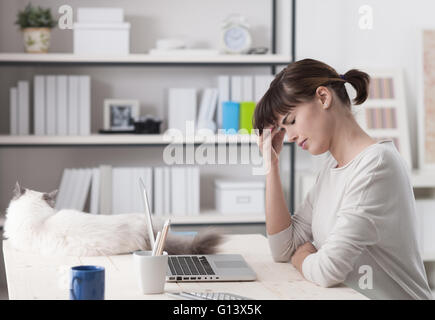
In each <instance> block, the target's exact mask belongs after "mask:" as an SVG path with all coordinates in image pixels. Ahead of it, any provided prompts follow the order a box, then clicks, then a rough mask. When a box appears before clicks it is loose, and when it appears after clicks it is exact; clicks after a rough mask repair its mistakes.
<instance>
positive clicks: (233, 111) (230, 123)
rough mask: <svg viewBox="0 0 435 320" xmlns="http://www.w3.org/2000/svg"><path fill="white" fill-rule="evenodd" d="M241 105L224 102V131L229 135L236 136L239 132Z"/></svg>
mask: <svg viewBox="0 0 435 320" xmlns="http://www.w3.org/2000/svg"><path fill="white" fill-rule="evenodd" d="M239 110H240V103H238V102H233V101H225V102H222V129H224V130H225V133H227V134H236V133H237V131H238V130H239Z"/></svg>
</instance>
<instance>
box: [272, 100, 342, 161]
mask: <svg viewBox="0 0 435 320" xmlns="http://www.w3.org/2000/svg"><path fill="white" fill-rule="evenodd" d="M330 104H331V99H328V98H325V99H321V98H320V97H317V95H316V97H315V98H314V99H313V100H312V101H310V102H306V103H301V104H298V105H297V106H296V107H295V108H294V109H292V110H291V111H290V112H289V113H287V114H285V115H282V116H279V117H278V121H279V122H278V123H277V125H278V126H279V127H281V128H282V129H284V130H285V131H286V133H287V137H288V141H289V142H296V144H297V145H298V146H299V147H301V148H303V149H304V150H307V151H308V152H310V153H311V154H312V155H318V154H322V153H325V152H326V151H328V150H329V147H330V145H331V137H332V133H333V128H334V121H333V117H332V114H331V113H332V112H331V108H330Z"/></svg>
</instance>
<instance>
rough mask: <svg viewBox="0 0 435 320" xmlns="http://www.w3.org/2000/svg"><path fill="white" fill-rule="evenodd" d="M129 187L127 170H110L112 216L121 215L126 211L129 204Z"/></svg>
mask: <svg viewBox="0 0 435 320" xmlns="http://www.w3.org/2000/svg"><path fill="white" fill-rule="evenodd" d="M130 189H131V187H130V186H129V184H128V177H127V169H126V168H122V167H116V168H112V192H111V198H112V214H121V213H125V212H126V211H128V210H126V204H127V203H128V202H129V193H130Z"/></svg>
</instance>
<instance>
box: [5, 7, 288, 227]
mask: <svg viewBox="0 0 435 320" xmlns="http://www.w3.org/2000/svg"><path fill="white" fill-rule="evenodd" d="M291 3H292V6H291V12H290V13H289V15H290V16H291V17H292V19H293V20H294V18H295V1H293V0H292V2H291ZM271 6H272V11H271V12H272V19H271V25H272V27H271V46H270V49H271V50H270V52H271V53H270V54H262V55H258V54H257V55H239V54H231V55H229V54H228V55H224V54H217V55H211V54H210V55H191V56H185V55H177V56H174V55H150V54H129V55H125V56H102V55H98V56H92V55H75V54H72V53H48V54H26V53H18V52H4V53H0V68H2V67H6V68H8V67H10V66H14V67H17V68H20V69H19V70H20V71H19V72H20V73H21V72H22V73H23V74H24V75H27V76H28V75H30V76H31V75H32V73H34V72H37V71H35V70H36V69H37V68H38V67H44V68H45V67H47V68H51V70H56V71H54V73H59V70H61V69H62V68H74V69H75V68H80V70H81V71H80V72H83V71H82V70H83V69H84V68H89V70H91V69H92V70H94V69H93V68H95V70H98V68H99V67H107V68H110V67H111V66H114V67H128V68H129V70H131V69H132V68H131V67H140V68H144V70H145V72H146V69H145V68H148V67H150V68H151V67H155V66H157V67H165V68H172V67H181V68H179V69H178V70H180V69H181V70H183V72H189V71H188V70H189V69H186V70H185V71H184V69H183V68H182V67H190V68H198V69H200V70H201V68H203V67H210V68H216V70H219V69H218V68H220V67H230V68H239V69H240V68H245V69H246V70H249V69H248V68H249V67H264V68H267V69H269V70H270V72H271V73H272V74H274V73H276V68H277V67H279V66H284V65H287V64H289V63H291V62H292V61H293V57H292V56H294V24H293V31H292V35H291V36H292V39H291V44H292V46H293V48H292V53H291V54H278V53H277V27H276V18H277V12H278V11H279V8H278V6H277V0H273V1H271ZM278 14H280V15H282V13H280V12H278ZM293 23H294V21H293ZM117 70H124V69H122V68H118V69H117ZM96 72H98V71H96ZM144 77H146V75H144ZM256 141H257V136H255V135H253V136H247V135H227V136H221V135H214V136H195V137H194V139H193V141H186V140H183V141H176V140H168V139H167V138H166V137H165V136H164V135H163V134H158V135H147V134H91V135H89V136H35V135H25V136H10V135H4V134H3V135H0V149H3V150H5V152H7V150H12V149H16V150H18V149H29V150H32V149H34V148H35V149H41V150H46V149H50V150H51V149H55V151H54V152H57V151H58V149H64V148H70V149H72V151H75V149H74V148H77V151H78V152H79V149H82V150H84V149H88V150H89V149H92V148H94V147H96V148H97V149H104V147H114V148H117V147H127V148H128V147H141V146H143V147H145V148H146V147H150V148H149V149H147V150H156V149H153V148H152V147H159V146H160V147H162V146H165V145H168V144H172V143H180V144H187V143H193V144H195V145H199V144H237V145H244V144H256ZM286 145H287V146H288V149H289V151H290V159H292V160H291V161H292V162H293V161H294V144H292V143H286ZM41 152H42V151H41ZM49 152H50V153H51V151H49ZM61 152H63V153H62V156H64V155H65V156H66V154H68V153H69V151H61ZM80 152H81V151H80ZM151 152H152V151H151ZM62 156H61V157H60V158H62ZM225 170H226V169H223V171H225ZM293 170H294V165H293V163H291V169H290V171H289V173H288V174H289V175H290V180H289V181H290V186H289V190H290V192H289V198H290V199H289V208H290V209H291V212H293V211H294V210H293V209H292V208H293V206H294V204H293V201H294V200H293V199H294V197H293V196H292V195H291V194H292V193H294V191H293V190H294V182H293V175H294V174H293ZM173 219H174V220H173V224H174V225H203V226H205V225H210V224H211V225H214V224H219V225H222V224H264V222H265V219H264V215H263V216H258V215H254V214H252V215H243V216H237V215H234V216H230V215H221V214H219V213H218V212H217V211H215V210H213V209H203V208H201V212H200V214H199V215H197V216H180V217H178V216H176V217H173Z"/></svg>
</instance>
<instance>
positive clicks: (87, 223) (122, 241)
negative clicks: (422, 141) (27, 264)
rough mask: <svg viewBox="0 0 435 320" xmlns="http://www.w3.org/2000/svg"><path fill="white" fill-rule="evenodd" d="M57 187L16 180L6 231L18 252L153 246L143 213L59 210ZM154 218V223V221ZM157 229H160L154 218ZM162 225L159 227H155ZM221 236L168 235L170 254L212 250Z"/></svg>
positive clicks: (92, 252) (109, 251)
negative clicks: (45, 190) (28, 186)
mask: <svg viewBox="0 0 435 320" xmlns="http://www.w3.org/2000/svg"><path fill="white" fill-rule="evenodd" d="M56 194H57V190H56V191H53V192H51V193H42V192H37V191H33V190H30V189H24V188H22V187H20V185H19V184H18V182H17V184H16V186H15V189H14V197H13V198H12V200H11V201H10V203H9V206H8V208H7V211H6V222H5V226H4V231H5V232H4V235H5V237H6V238H7V239H8V242H9V243H10V245H11V246H12V247H14V248H16V249H18V250H22V251H30V252H33V253H40V254H43V255H70V256H99V255H116V254H123V253H129V252H133V251H136V250H150V244H149V240H148V236H147V231H146V230H147V228H146V220H145V214H141V213H130V214H117V215H93V214H88V213H84V212H80V211H77V210H70V209H63V210H59V211H57V212H56V210H55V209H54V202H55V201H54V199H55V197H56ZM154 222H155V223H154ZM153 224H155V226H154V228H155V230H154V232H156V230H157V229H158V230H160V228H159V227H160V226H161V224H162V223H161V221H156V220H154V218H153ZM157 225H159V226H157ZM221 240H222V236H221V235H219V234H217V233H216V232H214V231H212V230H207V231H205V232H200V233H198V234H197V235H196V236H195V237H194V238H192V237H183V236H174V235H171V234H169V235H168V237H167V240H166V245H165V248H164V250H165V251H167V252H168V254H210V253H214V252H215V250H216V246H217V245H218V244H219V243H220V242H221Z"/></svg>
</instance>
